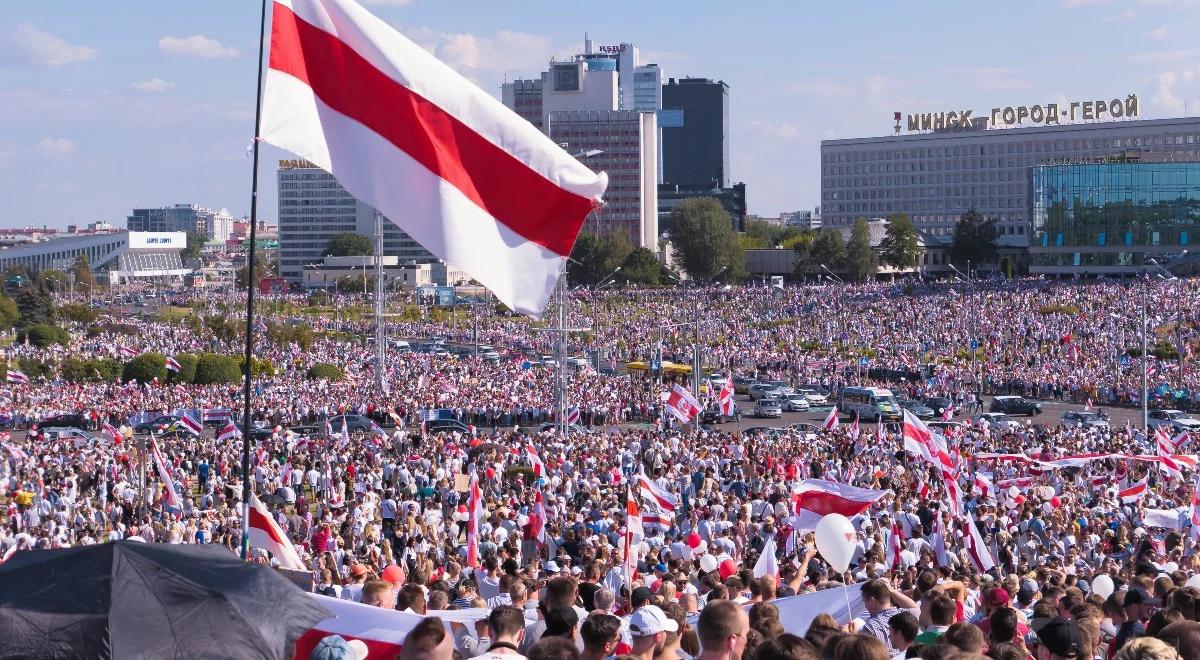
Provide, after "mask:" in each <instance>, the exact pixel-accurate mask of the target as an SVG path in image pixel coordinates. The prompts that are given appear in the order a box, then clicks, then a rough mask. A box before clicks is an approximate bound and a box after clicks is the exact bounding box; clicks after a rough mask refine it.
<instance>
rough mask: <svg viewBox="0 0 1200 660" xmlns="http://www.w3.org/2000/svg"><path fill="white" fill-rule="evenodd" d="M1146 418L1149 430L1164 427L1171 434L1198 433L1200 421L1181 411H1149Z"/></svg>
mask: <svg viewBox="0 0 1200 660" xmlns="http://www.w3.org/2000/svg"><path fill="white" fill-rule="evenodd" d="M1146 417H1147V421H1148V422H1149V424H1150V427H1151V428H1158V427H1160V426H1165V427H1167V428H1168V429H1170V430H1171V432H1173V433H1178V432H1180V431H1200V419H1196V418H1194V417H1192V416H1191V415H1189V414H1187V413H1185V412H1183V411H1182V410H1151V411H1150V412H1149V413H1148V414H1147V415H1146Z"/></svg>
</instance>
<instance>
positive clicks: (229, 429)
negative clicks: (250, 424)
mask: <svg viewBox="0 0 1200 660" xmlns="http://www.w3.org/2000/svg"><path fill="white" fill-rule="evenodd" d="M240 437H242V432H241V431H240V430H238V427H237V424H234V423H233V421H230V422H228V423H227V424H225V426H222V427H221V430H220V431H219V432H218V433H217V440H219V441H221V442H224V441H226V440H236V439H238V438H240Z"/></svg>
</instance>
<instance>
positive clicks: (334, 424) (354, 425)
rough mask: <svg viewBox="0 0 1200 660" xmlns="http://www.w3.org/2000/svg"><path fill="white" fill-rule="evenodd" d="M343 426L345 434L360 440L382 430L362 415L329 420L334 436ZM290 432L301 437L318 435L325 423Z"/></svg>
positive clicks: (299, 427)
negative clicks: (344, 426) (301, 435)
mask: <svg viewBox="0 0 1200 660" xmlns="http://www.w3.org/2000/svg"><path fill="white" fill-rule="evenodd" d="M343 424H345V425H346V432H347V433H348V434H350V435H351V436H352V437H355V438H361V437H363V436H366V435H370V434H371V433H378V432H380V431H381V430H382V429H380V428H379V425H378V424H376V423H375V421H374V420H372V419H371V418H369V417H363V416H362V415H335V416H333V417H330V418H329V430H330V431H332V432H333V433H335V434H337V433H341V432H342V425H343ZM292 430H293V431H295V432H296V433H300V434H303V435H320V434H322V433H325V423H324V422H317V423H316V424H305V425H304V426H296V427H293V428H292Z"/></svg>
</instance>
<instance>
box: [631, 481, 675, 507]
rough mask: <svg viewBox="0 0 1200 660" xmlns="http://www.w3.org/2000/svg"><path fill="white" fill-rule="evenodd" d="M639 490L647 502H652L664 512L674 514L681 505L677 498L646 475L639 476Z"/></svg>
mask: <svg viewBox="0 0 1200 660" xmlns="http://www.w3.org/2000/svg"><path fill="white" fill-rule="evenodd" d="M637 483H638V490H639V491H641V494H642V497H643V498H645V499H646V500H647V501H649V502H652V503H653V504H654V505H655V506H657V507H658V508H659V509H662V510H663V511H669V512H674V511H675V507H676V505H677V504H678V503H679V500H678V498H676V497H675V495H674V494H672V493H671V492H670V491H668V490H667V489H666V488H663V487H662V486H660V485H659V484H657V483H655V482H654V480H653V479H651V478H650V477H648V476H646V474H645V473H641V474H638V476H637Z"/></svg>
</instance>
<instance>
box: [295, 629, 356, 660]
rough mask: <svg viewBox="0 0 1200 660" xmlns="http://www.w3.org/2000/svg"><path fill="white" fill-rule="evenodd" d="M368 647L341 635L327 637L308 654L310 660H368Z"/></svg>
mask: <svg viewBox="0 0 1200 660" xmlns="http://www.w3.org/2000/svg"><path fill="white" fill-rule="evenodd" d="M367 652H368V650H367V645H366V644H364V643H363V642H362V640H358V639H351V640H347V639H346V638H344V637H342V636H341V635H326V636H325V637H322V638H321V640H320V641H319V642H317V645H316V646H314V647H313V649H312V650H311V651H309V652H308V657H309V660H366V657H367Z"/></svg>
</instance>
